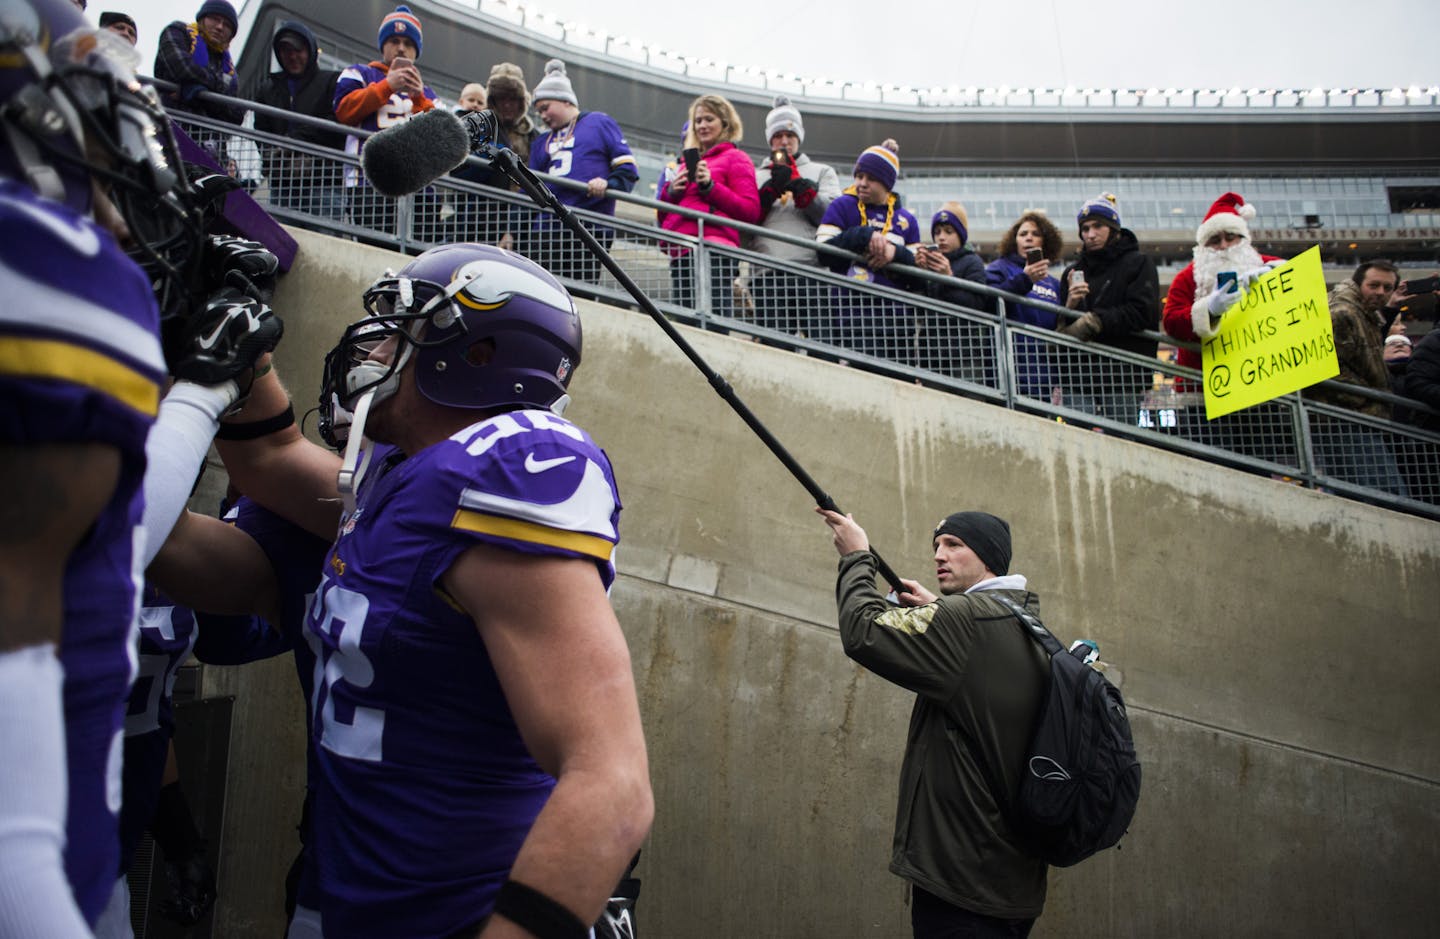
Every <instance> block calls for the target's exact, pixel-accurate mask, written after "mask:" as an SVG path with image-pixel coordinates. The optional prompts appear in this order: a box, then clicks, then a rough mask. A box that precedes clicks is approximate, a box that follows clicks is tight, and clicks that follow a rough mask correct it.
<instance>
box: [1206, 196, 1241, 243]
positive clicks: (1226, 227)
mask: <svg viewBox="0 0 1440 939" xmlns="http://www.w3.org/2000/svg"><path fill="white" fill-rule="evenodd" d="M1254 217H1255V206H1253V205H1249V204H1248V203H1246V201H1245V200H1244V199H1242V198H1241V197H1240V194H1239V193H1235V192H1227V193H1225V195H1223V196H1221V197H1220V198H1218V199H1216V200H1215V204H1214V205H1212V206H1210V211H1209V212H1206V213H1205V221H1203V222H1201V223H1200V227H1199V228H1197V229H1195V243H1196V244H1197V245H1203V244H1204V243H1205V242H1207V241H1209V240H1210V239H1211V238H1212V237H1213V236H1215V235H1217V234H1219V233H1221V232H1231V233H1233V234H1236V235H1239V236H1240V237H1241V238H1249V237H1250V226H1249V224H1247V223H1248V222H1249V221H1250V219H1252V218H1254Z"/></svg>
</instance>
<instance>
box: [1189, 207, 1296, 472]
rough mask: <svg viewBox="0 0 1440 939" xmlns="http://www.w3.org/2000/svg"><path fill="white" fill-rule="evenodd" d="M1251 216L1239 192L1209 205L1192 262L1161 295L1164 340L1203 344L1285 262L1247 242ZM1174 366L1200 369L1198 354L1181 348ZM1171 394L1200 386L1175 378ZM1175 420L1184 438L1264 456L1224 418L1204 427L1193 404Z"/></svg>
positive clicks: (1201, 412)
mask: <svg viewBox="0 0 1440 939" xmlns="http://www.w3.org/2000/svg"><path fill="white" fill-rule="evenodd" d="M1254 217H1255V207H1254V206H1253V205H1249V204H1247V203H1246V202H1245V200H1244V199H1243V198H1241V196H1240V195H1239V194H1238V193H1234V192H1227V193H1225V194H1224V195H1223V196H1221V197H1220V198H1218V199H1216V200H1215V203H1214V205H1212V206H1210V211H1209V212H1207V213H1205V220H1204V221H1202V222H1201V223H1200V227H1199V228H1197V229H1196V230H1195V247H1194V249H1193V250H1194V260H1192V261H1191V262H1190V263H1189V264H1187V265H1185V268H1184V269H1183V270H1181V271H1180V273H1178V274H1176V275H1175V279H1174V280H1172V281H1171V282H1170V291H1169V292H1168V293H1167V294H1166V295H1165V313H1164V315H1163V326H1164V329H1165V334H1166V335H1168V336H1173V337H1174V338H1176V339H1181V340H1186V341H1188V342H1203V341H1204V340H1206V339H1208V338H1210V337H1211V336H1213V335H1215V331H1216V329H1218V328H1219V326H1220V319H1221V317H1223V316H1224V315H1225V313H1226V312H1227V311H1229V309H1230V308H1231V307H1232V306H1234V305H1235V303H1236V302H1237V301H1238V300H1239V299H1240V298H1241V297H1243V296H1244V295H1245V292H1246V290H1248V289H1249V287H1250V285H1251V284H1252V283H1253V282H1254V281H1255V280H1256V279H1257V278H1259V277H1261V276H1263V275H1264V274H1265V273H1267V272H1268V271H1269V270H1270V269H1271V268H1274V267H1278V266H1280V265H1281V264H1284V263H1285V259H1284V258H1278V257H1275V256H1274V255H1269V254H1261V253H1260V252H1258V251H1256V250H1255V246H1254V245H1252V244H1251V243H1250V225H1249V221H1250V219H1252V218H1254ZM1222 273H1225V274H1227V275H1229V276H1227V277H1225V278H1223V279H1224V281H1225V282H1224V283H1223V284H1222V283H1220V281H1221V279H1222V278H1221V277H1220V275H1221V274H1222ZM1176 363H1177V364H1179V365H1183V366H1187V367H1189V368H1193V369H1200V368H1201V361H1200V352H1199V350H1198V349H1184V348H1182V349H1180V350H1179V354H1178V355H1177V357H1176ZM1175 390H1176V391H1196V392H1198V391H1200V387H1199V386H1198V385H1197V384H1196V383H1194V382H1192V381H1189V380H1187V379H1185V378H1177V379H1176V380H1175ZM1177 417H1178V418H1179V421H1180V423H1179V428H1178V429H1179V430H1180V432H1181V435H1182V436H1184V437H1187V438H1189V439H1192V440H1196V441H1199V442H1201V443H1209V444H1211V445H1213V446H1218V447H1223V448H1224V449H1229V450H1241V451H1246V452H1251V455H1255V456H1264V455H1266V454H1262V453H1258V452H1253V451H1254V449H1255V448H1254V447H1253V446H1245V443H1246V439H1245V438H1247V437H1254V436H1255V435H1254V434H1245V433H1242V432H1238V431H1240V428H1238V427H1228V425H1229V424H1232V423H1234V422H1235V421H1234V419H1232V418H1230V417H1229V416H1227V417H1223V418H1219V422H1218V423H1217V422H1207V421H1205V419H1204V407H1203V406H1202V405H1200V404H1198V403H1197V404H1196V405H1194V406H1193V407H1187V408H1181V409H1180V411H1179V412H1177ZM1221 425H1227V426H1221ZM1227 430H1229V431H1230V432H1226V431H1227ZM1249 443H1251V444H1256V443H1258V441H1256V440H1250V441H1249Z"/></svg>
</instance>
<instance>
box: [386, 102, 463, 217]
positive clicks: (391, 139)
mask: <svg viewBox="0 0 1440 939" xmlns="http://www.w3.org/2000/svg"><path fill="white" fill-rule="evenodd" d="M469 155H470V133H469V132H468V131H467V130H466V129H465V125H464V124H461V123H460V119H459V118H458V117H456V116H455V115H454V114H451V113H450V112H449V111H448V110H445V109H443V108H434V109H432V110H429V111H426V112H425V113H424V114H420V115H417V116H415V117H412V118H410V120H408V121H403V122H402V123H399V124H396V125H394V126H392V127H387V128H385V129H384V130H382V131H380V132H379V133H377V134H371V135H370V137H369V138H368V139H367V140H366V141H365V146H364V147H363V148H362V149H361V150H360V165H361V167H363V168H364V170H365V178H366V179H367V180H369V182H370V185H371V186H374V187H375V190H376V191H377V192H379V193H380V194H382V195H386V196H407V195H409V194H410V193H412V192H419V191H420V190H422V189H424V188H425V187H426V186H428V185H430V184H431V183H433V182H434V181H435V180H437V179H439V178H440V177H441V176H444V175H445V174H446V173H448V172H450V171H451V170H453V169H454V168H455V167H457V166H459V165H460V164H461V163H463V162H465V158H466V157H467V156H469Z"/></svg>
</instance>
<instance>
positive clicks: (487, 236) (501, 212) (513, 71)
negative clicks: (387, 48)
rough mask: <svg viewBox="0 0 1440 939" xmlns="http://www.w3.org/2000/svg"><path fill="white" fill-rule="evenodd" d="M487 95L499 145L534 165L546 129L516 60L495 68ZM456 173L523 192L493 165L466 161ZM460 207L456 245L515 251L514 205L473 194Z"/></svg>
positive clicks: (463, 197)
mask: <svg viewBox="0 0 1440 939" xmlns="http://www.w3.org/2000/svg"><path fill="white" fill-rule="evenodd" d="M484 96H485V101H486V104H487V106H488V107H489V108H490V110H491V112H492V113H493V114H494V115H495V121H496V124H497V127H496V133H495V146H497V147H501V148H503V149H507V150H511V151H513V152H514V153H515V156H516V158H517V159H518V160H519V161H520V162H521V163H524V164H526V165H527V166H528V165H529V163H530V146H531V144H532V143H533V142H534V141H535V138H536V137H538V136H540V131H539V130H537V129H536V127H535V122H534V121H532V120H531V119H530V89H529V88H527V87H526V85H525V72H524V71H523V70H521V68H520V66H518V65H516V64H514V63H513V62H500V63H498V64H496V65H493V66H491V68H490V77H489V79H488V80H487V82H486V84H485V92H484ZM451 175H452V176H454V177H455V178H456V179H464V180H467V181H469V182H472V183H479V184H480V185H482V186H493V187H494V188H496V189H506V190H509V191H511V192H518V191H519V188H520V187H518V186H516V185H515V184H514V183H512V182H511V181H510V180H509V179H508V178H506V176H505V174H504V173H502V172H501V171H500V170H499V169H498V168H497V167H493V166H488V167H481V166H477V165H473V164H470V163H465V164H463V165H462V166H461V167H460V168H459V169H457V170H455V172H454V173H452V174H451ZM455 205H456V212H455V219H454V232H453V235H452V240H453V241H477V242H481V243H483V244H493V245H499V246H500V247H502V248H514V247H515V228H516V224H515V222H516V216H517V212H516V210H515V207H514V206H512V205H510V204H509V203H507V202H501V201H499V200H496V199H490V198H487V197H485V196H475V195H471V194H469V193H467V194H465V195H463V196H461V197H459V198H457V199H456V200H455Z"/></svg>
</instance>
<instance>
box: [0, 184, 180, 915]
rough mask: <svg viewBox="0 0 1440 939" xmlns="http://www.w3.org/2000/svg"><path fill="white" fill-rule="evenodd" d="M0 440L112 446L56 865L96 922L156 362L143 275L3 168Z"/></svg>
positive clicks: (112, 848) (68, 647)
mask: <svg viewBox="0 0 1440 939" xmlns="http://www.w3.org/2000/svg"><path fill="white" fill-rule="evenodd" d="M0 231H3V232H4V233H5V234H4V241H3V245H0V296H3V297H4V298H5V299H4V302H3V303H0V440H3V441H4V442H5V443H9V444H22V445H24V444H31V445H33V444H44V443H80V442H99V443H105V444H108V445H110V446H113V447H115V448H116V449H117V450H118V451H119V452H120V454H121V458H122V469H121V475H120V479H119V482H118V484H117V486H116V489H115V492H114V494H113V495H112V497H111V500H110V503H109V504H108V505H107V506H106V507H105V510H104V512H103V513H102V514H101V515H100V517H99V518H98V519H97V521H96V523H95V526H94V528H93V529H92V530H91V532H90V533H89V535H88V536H87V537H86V538H85V540H84V541H82V542H81V543H80V545H79V546H77V548H76V549H75V551H74V552H73V553H72V554H71V556H70V562H69V566H68V568H67V570H66V574H65V585H64V590H65V624H64V638H63V640H62V642H61V646H60V661H61V664H62V665H63V666H64V669H65V692H64V702H65V723H66V727H65V733H66V759H67V765H68V767H69V774H70V783H69V800H68V806H69V808H68V819H67V822H66V837H67V843H66V848H65V868H66V874H67V876H68V877H69V879H70V884H71V887H72V888H73V890H74V892H75V898H76V901H77V903H78V905H79V907H80V911H81V912H82V913H83V914H84V916H85V918H86V919H87V920H88V921H89V922H91V923H94V921H95V919H96V917H98V916H99V914H100V911H101V910H102V909H103V908H104V907H105V904H106V902H107V901H108V899H109V897H110V893H111V890H112V889H113V888H114V886H115V872H116V871H117V870H118V869H119V863H120V839H119V830H118V813H119V810H120V758H121V741H122V729H123V727H122V724H123V719H124V711H125V699H126V693H127V691H128V689H129V686H130V680H131V677H132V675H133V670H134V667H135V665H134V654H135V653H134V643H133V641H132V635H131V627H132V623H133V620H134V616H135V612H136V607H137V603H138V600H139V597H138V594H139V584H138V581H137V577H136V574H135V572H134V571H133V570H132V567H133V561H134V558H135V556H136V555H137V554H138V548H139V546H138V545H137V544H136V541H137V539H138V526H139V523H140V516H141V509H142V492H141V477H142V476H143V474H144V471H145V436H146V434H147V433H148V432H149V429H150V425H151V424H152V423H153V422H154V420H155V415H156V412H157V410H158V408H159V402H160V388H161V382H162V380H163V379H164V376H165V361H164V357H163V355H162V354H161V350H160V342H159V339H158V338H157V335H156V333H157V329H158V325H159V312H158V310H157V309H156V305H155V297H154V294H153V293H152V292H151V289H150V283H149V281H148V280H147V279H146V277H145V275H144V274H143V273H142V272H141V271H140V269H139V268H138V267H137V266H136V265H135V264H134V263H133V262H132V261H131V260H130V259H129V258H127V257H126V256H125V255H124V253H122V252H121V251H120V249H119V247H118V246H117V245H116V244H115V241H114V239H112V238H111V237H110V235H109V234H108V233H106V232H104V231H102V230H101V229H100V228H98V227H97V226H95V225H94V224H92V223H91V222H90V221H88V220H87V219H85V218H83V217H81V216H80V215H77V214H76V213H75V212H73V211H72V210H70V209H67V208H66V207H64V206H61V205H58V204H56V203H54V202H49V201H46V200H43V199H40V198H38V197H37V196H35V195H33V194H32V193H31V192H30V191H29V190H28V189H27V188H25V187H23V186H21V185H19V184H17V183H15V182H13V181H11V180H5V179H0Z"/></svg>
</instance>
